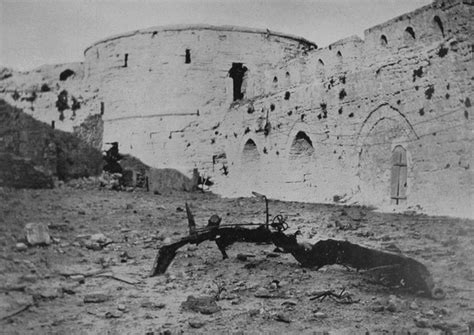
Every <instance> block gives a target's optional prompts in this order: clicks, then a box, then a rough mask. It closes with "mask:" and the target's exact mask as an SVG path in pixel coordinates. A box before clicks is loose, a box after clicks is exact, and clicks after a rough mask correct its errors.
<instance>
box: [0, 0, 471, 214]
mask: <svg viewBox="0 0 474 335" xmlns="http://www.w3.org/2000/svg"><path fill="white" fill-rule="evenodd" d="M473 14H474V13H473V3H472V1H471V0H436V1H435V2H434V3H433V4H432V5H429V6H425V7H423V8H420V9H418V10H416V11H414V12H411V13H407V14H405V15H402V16H400V17H397V18H394V19H392V20H390V21H388V22H386V23H383V24H381V25H378V26H375V27H372V28H369V29H367V30H366V32H365V36H364V39H361V38H359V37H348V38H346V39H343V40H340V41H337V42H335V43H333V44H331V45H330V46H328V47H326V48H323V49H317V50H315V48H314V45H313V44H312V43H310V42H308V41H306V40H304V39H301V38H297V37H292V36H287V35H283V34H279V33H273V32H268V31H259V30H252V29H248V28H236V27H212V26H176V27H164V28H150V29H146V30H141V31H136V32H131V33H128V34H123V35H119V36H115V37H111V38H108V39H105V40H103V41H99V42H97V43H96V44H94V45H92V46H91V47H89V48H88V49H87V50H86V51H85V62H84V66H83V72H84V76H83V79H80V80H76V81H71V83H70V84H67V83H59V84H58V85H60V86H61V87H62V86H64V85H72V86H71V87H70V90H74V89H76V90H77V91H78V93H79V92H82V93H83V97H84V98H83V99H84V104H83V106H84V107H83V108H84V109H83V110H84V112H85V113H84V114H85V115H87V114H90V113H103V115H102V118H103V120H104V123H105V124H104V142H114V141H117V142H119V143H120V151H122V152H125V153H131V154H132V155H134V156H136V157H138V158H139V159H142V160H143V161H144V162H145V163H147V164H150V165H151V166H154V167H160V168H174V169H178V170H179V171H181V172H183V173H185V174H187V175H188V176H191V171H192V169H193V168H198V169H199V171H200V172H201V173H202V174H204V175H208V176H211V177H212V179H213V180H214V181H215V185H214V186H213V188H212V190H213V191H214V192H217V193H219V194H221V195H224V196H246V195H250V194H251V191H258V192H261V193H265V194H267V195H268V196H270V197H272V198H277V199H285V200H298V201H312V202H326V203H332V202H335V201H337V202H339V203H345V204H361V205H368V206H375V207H377V208H379V209H380V210H384V211H405V210H415V211H417V212H424V213H429V214H439V215H452V216H459V217H471V218H472V217H474V213H473V209H472V203H473V190H474V187H473V181H474V180H473V179H474V174H473V163H474V162H473V149H474V148H473V133H472V131H473V127H472V125H473V124H472V114H473V107H472V103H473V102H474V94H473V92H474V90H473V75H474V62H473V47H472V46H473V45H474V38H473V36H474V31H473V19H472V18H473V17H474V15H473ZM407 28H409V29H408V30H407ZM186 49H189V50H190V55H191V63H190V64H185V54H186ZM125 54H128V56H127V66H126V67H125V66H124V64H125ZM232 63H243V64H244V66H246V67H247V68H248V72H247V76H246V79H245V82H244V84H243V87H244V89H245V94H244V98H243V99H242V100H239V101H235V102H233V101H232V100H233V99H232V79H231V78H229V70H230V68H231V66H232ZM40 72H41V71H40ZM29 75H30V76H31V74H29ZM36 80H38V79H36ZM0 84H1V83H0ZM3 86H5V85H3ZM7 86H8V85H7ZM57 89H58V90H59V89H60V87H58V88H57ZM1 90H2V86H0V91H1ZM57 92H58V91H56V92H55V94H57ZM0 93H1V94H5V95H7V93H5V91H3V93H2V92H0ZM51 94H52V93H51ZM45 95H46V94H45ZM54 97H55V95H54V94H52V95H51V97H50V98H48V99H44V98H43V97H42V98H41V99H39V100H38V101H42V102H41V103H42V104H43V105H44V106H43V107H41V108H40V110H41V111H42V112H41V113H39V115H38V113H37V117H38V118H40V119H44V121H45V122H50V120H49V118H50V114H51V116H52V115H54V111H55V108H54V104H53V102H54V101H53V100H54ZM38 103H39V102H38ZM51 104H53V106H51ZM35 110H37V109H36V108H35ZM56 113H57V111H56ZM56 116H57V114H56ZM66 128H67V127H66ZM301 134H304V136H303V135H301ZM254 144H255V145H254ZM396 147H401V148H403V149H404V150H406V160H407V180H406V181H407V182H406V199H404V200H400V201H399V202H400V203H399V204H396V201H394V200H393V199H391V193H392V189H391V179H392V169H393V167H392V165H393V164H392V152H393V150H394V149H395V148H396Z"/></svg>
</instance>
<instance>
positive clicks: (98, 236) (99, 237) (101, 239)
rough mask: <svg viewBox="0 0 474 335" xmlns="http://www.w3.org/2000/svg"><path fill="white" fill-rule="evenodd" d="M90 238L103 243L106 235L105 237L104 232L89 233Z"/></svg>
mask: <svg viewBox="0 0 474 335" xmlns="http://www.w3.org/2000/svg"><path fill="white" fill-rule="evenodd" d="M90 240H91V241H92V242H96V243H105V242H106V241H107V237H105V235H104V234H102V233H99V234H94V235H91V238H90Z"/></svg>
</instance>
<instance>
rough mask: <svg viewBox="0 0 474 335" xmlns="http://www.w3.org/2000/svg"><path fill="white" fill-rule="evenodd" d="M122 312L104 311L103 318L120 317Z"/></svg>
mask: <svg viewBox="0 0 474 335" xmlns="http://www.w3.org/2000/svg"><path fill="white" fill-rule="evenodd" d="M122 314H123V313H122V312H120V311H114V310H112V311H108V312H106V313H105V318H106V319H118V318H121V317H122Z"/></svg>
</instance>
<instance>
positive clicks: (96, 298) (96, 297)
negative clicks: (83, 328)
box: [84, 292, 110, 304]
mask: <svg viewBox="0 0 474 335" xmlns="http://www.w3.org/2000/svg"><path fill="white" fill-rule="evenodd" d="M109 299H110V297H109V295H107V294H105V293H102V292H95V293H89V294H86V295H85V296H84V303H86V304H88V303H101V302H106V301H107V300H109Z"/></svg>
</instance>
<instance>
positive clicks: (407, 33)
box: [405, 27, 415, 40]
mask: <svg viewBox="0 0 474 335" xmlns="http://www.w3.org/2000/svg"><path fill="white" fill-rule="evenodd" d="M405 37H407V38H408V39H411V40H414V39H415V31H414V30H413V28H412V27H407V28H406V29H405Z"/></svg>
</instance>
